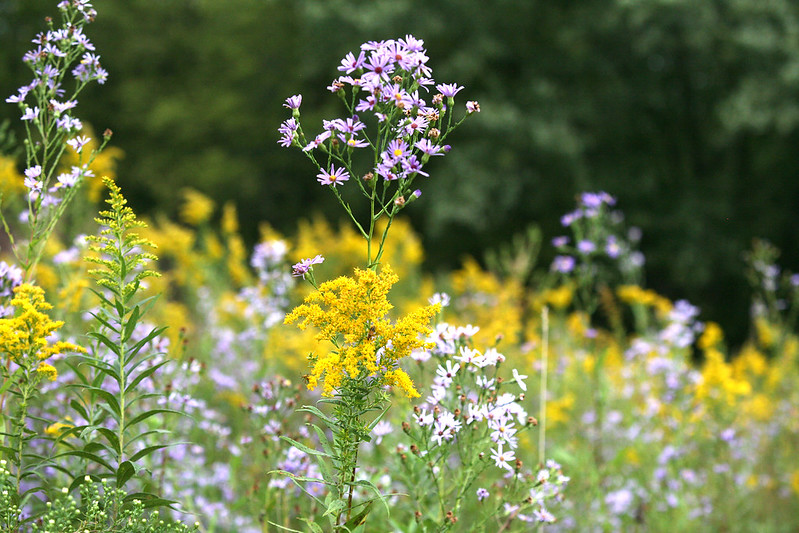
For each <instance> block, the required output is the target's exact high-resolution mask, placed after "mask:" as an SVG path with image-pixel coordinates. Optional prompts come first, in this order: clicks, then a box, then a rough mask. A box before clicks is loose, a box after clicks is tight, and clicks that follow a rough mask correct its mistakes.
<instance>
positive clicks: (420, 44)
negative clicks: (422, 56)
mask: <svg viewBox="0 0 799 533" xmlns="http://www.w3.org/2000/svg"><path fill="white" fill-rule="evenodd" d="M399 41H400V42H401V43H402V44H403V45H405V48H407V49H408V50H410V51H411V52H424V41H423V40H421V39H417V38H416V37H414V36H413V35H406V36H405V38H404V39H400V40H399Z"/></svg>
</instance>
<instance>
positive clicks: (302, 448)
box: [280, 435, 332, 457]
mask: <svg viewBox="0 0 799 533" xmlns="http://www.w3.org/2000/svg"><path fill="white" fill-rule="evenodd" d="M280 438H281V439H282V440H284V441H286V442H288V443H289V444H291V445H292V446H294V447H295V448H297V449H298V450H300V451H301V452H305V453H307V454H309V455H321V456H322V457H332V456H331V455H328V454H327V453H325V452H320V451H319V450H314V449H313V448H309V447H308V446H306V445H305V444H302V443H299V442H297V441H296V440H294V439H291V438H289V437H286V436H285V435H281V436H280Z"/></svg>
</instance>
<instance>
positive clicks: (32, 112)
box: [22, 107, 39, 120]
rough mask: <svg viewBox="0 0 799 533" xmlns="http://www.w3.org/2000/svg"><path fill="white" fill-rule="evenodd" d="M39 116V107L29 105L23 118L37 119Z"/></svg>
mask: <svg viewBox="0 0 799 533" xmlns="http://www.w3.org/2000/svg"><path fill="white" fill-rule="evenodd" d="M38 116H39V108H38V107H28V108H26V109H25V113H24V114H23V115H22V120H36V118H37V117H38Z"/></svg>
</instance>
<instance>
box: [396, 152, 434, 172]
mask: <svg viewBox="0 0 799 533" xmlns="http://www.w3.org/2000/svg"><path fill="white" fill-rule="evenodd" d="M402 168H403V170H404V171H405V172H404V174H405V176H406V177H407V176H410V175H412V174H421V175H422V176H426V177H430V174H428V173H427V172H423V171H422V163H421V162H420V161H419V160H418V159H417V158H416V156H415V155H412V156H410V157H409V158H407V159H403V160H402Z"/></svg>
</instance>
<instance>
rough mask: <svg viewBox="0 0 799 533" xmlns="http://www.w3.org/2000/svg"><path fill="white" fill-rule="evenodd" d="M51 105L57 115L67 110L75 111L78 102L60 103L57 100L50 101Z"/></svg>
mask: <svg viewBox="0 0 799 533" xmlns="http://www.w3.org/2000/svg"><path fill="white" fill-rule="evenodd" d="M50 105H51V106H53V110H54V111H55V112H56V113H63V112H64V111H66V110H67V109H73V108H74V107H75V106H76V105H78V102H77V100H68V101H66V102H63V103H61V102H59V101H58V100H56V99H55V98H51V99H50Z"/></svg>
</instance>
